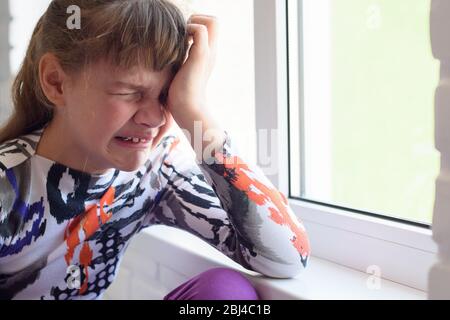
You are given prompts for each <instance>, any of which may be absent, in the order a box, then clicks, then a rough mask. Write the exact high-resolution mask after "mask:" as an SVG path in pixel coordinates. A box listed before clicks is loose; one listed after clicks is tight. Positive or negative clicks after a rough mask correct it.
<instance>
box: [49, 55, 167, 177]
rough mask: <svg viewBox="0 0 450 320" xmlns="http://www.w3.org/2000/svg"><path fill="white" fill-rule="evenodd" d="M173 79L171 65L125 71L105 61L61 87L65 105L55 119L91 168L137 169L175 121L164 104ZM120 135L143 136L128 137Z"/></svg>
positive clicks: (80, 159) (97, 169)
mask: <svg viewBox="0 0 450 320" xmlns="http://www.w3.org/2000/svg"><path fill="white" fill-rule="evenodd" d="M172 78H173V77H172V75H171V72H170V69H169V68H166V69H164V70H163V71H161V72H152V71H149V70H146V69H144V68H139V67H134V68H132V69H129V70H123V69H118V68H113V67H112V66H111V65H110V64H108V63H107V62H105V61H101V62H98V63H97V64H95V65H93V66H90V67H88V68H86V70H85V71H84V72H83V73H81V74H80V75H78V76H77V77H76V78H72V80H71V81H70V82H69V84H67V85H66V88H65V93H64V96H65V98H64V99H65V106H63V108H62V110H61V111H62V112H60V114H59V115H58V117H55V118H59V119H58V120H59V121H60V124H62V126H63V128H64V132H66V133H67V136H68V137H67V138H68V139H69V140H70V141H71V144H72V147H73V148H71V149H72V150H73V152H78V153H79V154H80V155H82V157H80V156H79V155H75V154H74V155H73V157H75V159H78V161H83V162H86V163H85V164H83V167H84V168H91V169H92V170H95V171H102V170H106V169H108V168H117V169H120V170H124V171H134V170H136V169H138V168H139V166H141V165H143V164H144V163H145V161H146V160H147V159H148V157H149V153H150V151H151V149H152V148H153V147H154V146H156V144H157V143H158V142H159V141H160V139H161V137H162V136H163V135H164V134H165V133H166V131H167V130H168V129H169V128H170V126H171V125H172V123H173V118H172V116H171V115H170V113H169V112H168V111H167V110H166V109H165V107H164V106H163V105H162V101H163V100H164V96H166V93H167V91H168V89H169V86H170V82H171V80H172ZM54 120H55V119H54ZM118 137H129V138H145V139H146V140H147V141H146V142H139V143H134V142H132V141H128V142H126V141H123V140H122V139H120V138H118ZM67 156H69V155H65V157H67ZM86 171H87V170H86Z"/></svg>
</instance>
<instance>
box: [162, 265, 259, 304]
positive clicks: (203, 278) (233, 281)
mask: <svg viewBox="0 0 450 320" xmlns="http://www.w3.org/2000/svg"><path fill="white" fill-rule="evenodd" d="M164 300H259V297H258V293H257V292H256V290H255V288H254V287H253V286H252V284H251V283H250V281H249V280H247V278H245V277H244V276H243V275H241V274H240V273H239V272H238V271H234V270H232V269H228V268H212V269H209V270H207V271H205V272H202V273H200V274H198V275H196V276H195V277H193V278H191V279H189V280H188V281H186V282H184V283H183V284H181V285H180V286H178V287H176V288H175V289H173V290H172V291H171V292H170V293H168V294H167V295H166V296H165V297H164Z"/></svg>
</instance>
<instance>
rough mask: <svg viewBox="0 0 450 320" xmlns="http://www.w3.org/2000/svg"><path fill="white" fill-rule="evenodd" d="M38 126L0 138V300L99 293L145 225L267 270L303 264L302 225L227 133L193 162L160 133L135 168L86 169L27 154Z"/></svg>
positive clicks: (289, 271)
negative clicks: (182, 233)
mask: <svg viewBox="0 0 450 320" xmlns="http://www.w3.org/2000/svg"><path fill="white" fill-rule="evenodd" d="M43 130H44V128H42V129H39V130H36V131H34V132H32V133H30V134H27V135H23V136H20V137H18V138H16V139H12V140H9V141H6V142H4V143H2V144H1V145H0V298H1V299H97V298H101V296H102V295H103V293H104V291H105V290H106V289H107V288H108V286H109V285H110V284H111V283H112V281H113V280H114V278H115V276H116V274H117V273H118V268H119V265H120V262H121V259H122V256H123V254H124V252H125V250H126V248H127V246H128V245H129V243H130V240H131V239H132V237H133V236H134V235H136V234H137V233H138V232H139V231H140V230H142V229H143V228H146V227H149V226H151V225H155V224H164V225H168V226H173V227H177V228H181V229H183V230H186V231H188V232H190V233H192V234H194V235H195V236H197V237H200V238H201V239H203V240H204V241H206V242H207V243H209V244H210V245H212V246H214V247H215V248H216V249H218V250H220V251H221V252H222V253H223V254H225V255H226V256H228V257H230V258H231V259H233V260H234V261H236V262H237V263H239V264H240V265H242V266H243V267H245V268H247V269H249V270H253V271H256V272H259V273H261V274H263V275H267V276H270V277H279V278H289V277H293V276H295V275H297V274H298V273H299V272H300V271H301V270H302V269H303V268H305V267H306V264H307V260H308V257H309V255H310V248H309V241H308V237H307V234H306V231H305V228H304V226H303V224H302V223H301V221H299V220H298V219H297V218H296V217H295V215H294V213H293V212H292V210H291V208H290V207H289V205H288V201H287V199H286V197H285V196H284V195H283V194H282V193H281V192H279V191H278V190H277V189H275V188H274V187H273V185H272V184H271V183H270V181H269V180H268V179H267V177H266V176H265V175H264V174H263V172H262V170H261V169H260V168H259V167H257V166H256V165H249V164H247V163H245V162H244V161H243V160H242V159H241V158H240V157H239V155H238V154H236V150H237V149H236V148H235V147H234V146H233V147H232V145H231V139H230V136H229V134H228V133H226V132H225V133H226V139H225V141H224V142H223V145H222V147H221V148H220V149H219V151H217V152H215V153H214V157H213V158H210V159H207V160H206V161H204V162H202V163H198V162H197V161H196V159H195V155H194V153H193V152H192V153H190V152H189V149H186V148H184V147H182V145H183V144H182V143H180V141H181V139H180V137H179V136H178V135H176V134H170V135H167V136H165V137H164V138H163V139H162V140H161V141H160V143H159V144H158V145H157V146H156V147H155V148H154V149H153V150H152V151H151V153H150V156H149V158H148V160H147V161H146V162H145V164H144V165H142V166H141V167H140V168H139V169H138V170H136V171H133V172H125V171H120V170H117V169H110V170H109V171H107V172H106V173H104V174H89V173H86V172H83V171H78V170H75V169H73V168H70V167H67V166H65V165H63V164H61V163H58V162H55V161H53V160H50V159H47V158H44V157H42V156H40V155H38V154H37V153H35V151H36V149H37V145H38V143H39V139H40V137H41V136H42V133H43ZM190 150H191V151H193V150H192V148H191V149H190ZM211 160H214V161H211ZM148 254H151V252H149V253H148Z"/></svg>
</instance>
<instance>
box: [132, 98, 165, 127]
mask: <svg viewBox="0 0 450 320" xmlns="http://www.w3.org/2000/svg"><path fill="white" fill-rule="evenodd" d="M135 121H136V123H137V124H140V125H144V126H146V127H149V128H160V127H162V126H164V125H165V124H166V121H167V119H166V114H165V111H164V107H163V106H162V105H161V104H157V105H153V106H151V107H146V108H142V109H140V110H139V111H138V112H137V113H136V115H135Z"/></svg>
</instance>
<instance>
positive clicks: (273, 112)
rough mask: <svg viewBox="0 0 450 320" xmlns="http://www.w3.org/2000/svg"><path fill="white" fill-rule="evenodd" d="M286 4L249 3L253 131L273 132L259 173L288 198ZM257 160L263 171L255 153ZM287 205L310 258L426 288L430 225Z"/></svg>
mask: <svg viewBox="0 0 450 320" xmlns="http://www.w3.org/2000/svg"><path fill="white" fill-rule="evenodd" d="M288 1H290V0H288ZM293 1H298V0H293ZM286 7H287V6H286V2H285V0H257V1H255V2H254V19H255V81H256V82H255V94H256V101H255V104H256V109H255V113H256V114H255V118H256V130H257V131H258V130H272V129H273V130H275V131H273V132H274V133H275V135H276V142H277V143H276V145H271V155H275V156H276V158H275V159H272V161H274V162H275V164H276V167H277V168H278V170H277V173H275V174H274V173H273V172H266V171H265V173H266V175H267V176H268V178H269V179H270V180H271V181H272V183H273V184H274V185H275V186H276V187H277V188H278V189H279V190H280V191H281V192H283V193H284V194H285V195H286V196H288V195H289V177H288V174H289V170H288V168H289V167H288V164H289V159H288V148H289V146H288V141H289V140H288V134H289V133H288V129H287V128H288V90H287V86H288V85H287V84H288V72H287V34H286V25H287V18H286V16H287V15H286ZM257 145H258V147H259V144H257ZM259 152H260V150H258V154H259ZM257 164H258V165H259V166H260V167H261V168H262V169H263V170H264V166H265V165H266V164H265V163H261V162H260V159H259V157H258V159H257ZM289 203H290V206H291V208H292V209H293V210H294V212H295V213H296V215H297V216H298V217H299V218H300V220H301V221H302V222H303V223H304V224H305V226H306V228H307V231H308V235H309V237H310V240H311V249H312V255H313V256H315V257H318V258H322V259H326V260H329V261H332V262H335V263H338V264H340V265H344V266H347V267H350V268H353V269H356V270H359V271H362V272H368V273H372V272H373V270H378V271H379V272H380V274H379V275H380V276H381V277H382V278H384V279H388V280H391V281H394V282H397V283H400V284H403V285H406V286H410V287H413V288H416V289H419V290H422V291H427V286H428V272H429V270H430V267H431V266H432V265H433V264H434V263H435V262H436V259H437V258H436V253H437V246H436V244H435V242H434V241H433V239H432V232H431V230H430V229H427V228H422V227H419V226H414V225H408V224H405V223H402V222H397V221H391V220H387V219H383V218H378V217H372V216H366V215H362V214H358V213H354V212H352V211H350V210H348V211H347V210H344V209H336V208H332V207H329V206H326V205H320V204H314V203H310V202H307V201H301V200H297V199H293V198H289ZM374 266H375V267H374Z"/></svg>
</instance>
